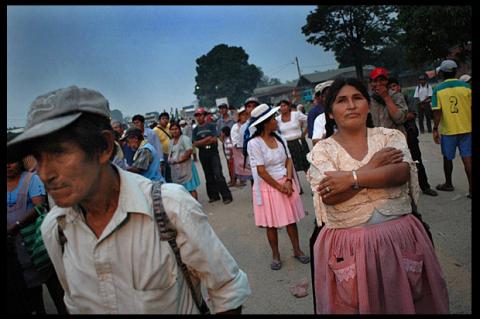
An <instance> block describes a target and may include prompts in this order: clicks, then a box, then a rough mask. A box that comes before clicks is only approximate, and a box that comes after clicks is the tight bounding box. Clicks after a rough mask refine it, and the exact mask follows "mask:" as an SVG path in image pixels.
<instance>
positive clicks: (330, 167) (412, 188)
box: [307, 127, 420, 228]
mask: <svg viewBox="0 0 480 319" xmlns="http://www.w3.org/2000/svg"><path fill="white" fill-rule="evenodd" d="M367 135H368V153H367V155H365V157H364V158H363V159H362V160H361V161H359V160H356V159H354V158H352V157H351V156H350V154H349V153H348V152H347V151H346V150H345V149H344V148H343V147H342V146H341V145H340V144H339V143H338V142H336V141H335V140H334V139H333V138H332V137H329V138H327V139H324V140H320V141H319V142H318V143H317V144H315V146H314V147H313V149H312V151H311V152H310V153H309V154H308V155H307V159H308V161H309V162H310V163H311V164H312V165H311V166H310V169H309V171H308V173H307V179H308V180H309V182H310V184H311V187H312V191H313V193H314V197H313V201H314V207H315V215H316V218H317V223H318V224H319V225H321V224H323V223H325V224H326V227H328V228H348V227H354V226H358V225H362V224H364V223H366V222H367V221H368V220H369V219H370V217H371V216H372V214H373V213H374V211H375V210H376V211H378V212H380V213H381V214H383V215H386V216H394V215H404V214H408V213H411V211H412V207H411V198H413V200H414V202H415V204H417V201H418V196H419V189H420V187H419V185H418V176H417V167H416V164H415V162H414V161H413V160H412V158H411V156H410V151H409V149H408V146H407V142H406V139H405V136H404V135H403V134H402V132H400V131H399V130H396V129H387V128H384V127H376V128H368V129H367ZM389 146H390V147H394V148H397V149H400V150H401V151H402V152H403V155H404V157H403V161H404V162H407V163H408V164H409V165H410V180H409V182H407V183H406V184H403V185H401V186H396V187H389V188H363V189H362V190H361V191H360V192H359V193H358V194H357V195H355V196H354V197H352V198H351V199H349V200H346V201H344V202H342V203H339V204H336V205H326V204H324V203H323V202H322V199H321V197H320V195H319V194H318V192H317V191H316V188H317V187H318V184H319V183H320V181H321V180H322V179H323V178H324V177H325V172H326V171H351V170H356V169H359V168H360V167H362V166H364V165H366V164H367V163H368V162H369V161H370V159H371V158H372V156H373V155H374V154H375V153H376V152H378V151H379V150H381V149H382V148H384V147H389ZM409 193H411V195H412V197H410V195H409Z"/></svg>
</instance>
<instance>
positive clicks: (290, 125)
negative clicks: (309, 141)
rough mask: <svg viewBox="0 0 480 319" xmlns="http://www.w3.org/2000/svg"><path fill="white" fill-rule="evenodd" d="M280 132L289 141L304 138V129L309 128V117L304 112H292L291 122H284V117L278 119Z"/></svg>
mask: <svg viewBox="0 0 480 319" xmlns="http://www.w3.org/2000/svg"><path fill="white" fill-rule="evenodd" d="M276 120H277V122H278V130H279V131H280V133H281V134H282V136H283V138H285V139H286V140H287V141H293V140H296V139H299V138H300V137H302V131H303V128H305V127H306V126H307V116H306V115H305V114H303V113H302V112H297V111H292V112H290V121H288V122H283V121H282V115H279V116H277V117H276Z"/></svg>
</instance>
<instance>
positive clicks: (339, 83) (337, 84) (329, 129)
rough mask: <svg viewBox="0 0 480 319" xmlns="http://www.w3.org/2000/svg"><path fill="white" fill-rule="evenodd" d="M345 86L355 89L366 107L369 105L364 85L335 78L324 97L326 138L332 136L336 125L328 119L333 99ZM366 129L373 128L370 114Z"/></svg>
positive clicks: (353, 80) (346, 79) (353, 79)
mask: <svg viewBox="0 0 480 319" xmlns="http://www.w3.org/2000/svg"><path fill="white" fill-rule="evenodd" d="M345 85H350V86H353V87H354V88H356V89H357V90H358V91H359V92H360V93H361V94H362V95H363V97H364V98H365V99H366V100H367V102H368V105H370V94H368V89H367V87H366V86H365V84H363V82H362V81H360V80H359V79H357V78H337V79H336V80H335V81H334V82H333V83H332V85H331V86H330V88H329V90H328V91H327V95H326V96H325V105H324V107H325V118H326V122H327V123H326V124H325V129H326V137H330V136H331V135H333V132H334V127H335V126H336V125H337V124H336V123H335V120H333V119H331V118H330V116H329V114H331V113H332V105H333V103H334V102H335V99H336V98H337V95H338V92H340V90H341V89H342V88H343V87H344V86H345ZM367 127H374V126H373V121H372V116H371V114H370V112H369V113H368V115H367Z"/></svg>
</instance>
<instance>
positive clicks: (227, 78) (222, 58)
mask: <svg viewBox="0 0 480 319" xmlns="http://www.w3.org/2000/svg"><path fill="white" fill-rule="evenodd" d="M196 62H197V67H196V70H197V76H196V77H195V81H196V86H195V91H194V94H195V95H196V96H197V98H198V100H199V103H200V105H203V106H207V107H210V106H212V105H215V99H217V98H220V97H227V98H228V101H229V103H230V104H231V105H241V104H243V102H244V101H245V99H246V98H247V97H248V96H250V95H251V94H252V92H253V89H255V88H256V86H257V83H258V81H259V80H260V78H261V76H262V72H261V70H260V69H259V68H258V67H257V66H255V65H254V64H248V54H247V53H246V52H245V50H244V49H243V48H242V47H233V46H232V47H229V46H227V45H225V44H219V45H217V46H215V47H214V48H213V49H212V50H211V51H210V52H208V53H207V54H206V55H202V56H201V57H200V58H198V59H197V60H196Z"/></svg>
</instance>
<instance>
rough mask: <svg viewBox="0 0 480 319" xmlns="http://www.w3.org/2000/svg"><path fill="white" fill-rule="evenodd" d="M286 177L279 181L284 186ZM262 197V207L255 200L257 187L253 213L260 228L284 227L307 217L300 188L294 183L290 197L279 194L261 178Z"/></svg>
mask: <svg viewBox="0 0 480 319" xmlns="http://www.w3.org/2000/svg"><path fill="white" fill-rule="evenodd" d="M285 180H286V177H284V178H282V179H280V180H277V181H278V182H279V183H281V184H283V183H284V182H285ZM258 181H259V186H260V196H261V198H262V205H258V204H257V202H256V200H255V198H256V194H255V186H253V187H252V192H253V194H252V195H253V212H254V214H255V225H257V226H259V227H276V228H278V227H284V226H287V225H290V224H293V223H296V222H298V221H299V220H301V219H302V218H303V217H305V212H304V208H303V203H302V199H301V198H300V194H299V190H298V187H297V185H296V184H295V183H293V185H292V187H293V193H292V195H291V196H290V197H288V196H287V195H285V194H283V193H281V192H279V191H278V190H276V189H275V188H273V187H272V186H270V185H269V184H267V183H266V182H265V181H264V180H263V179H261V178H259V179H258Z"/></svg>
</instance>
